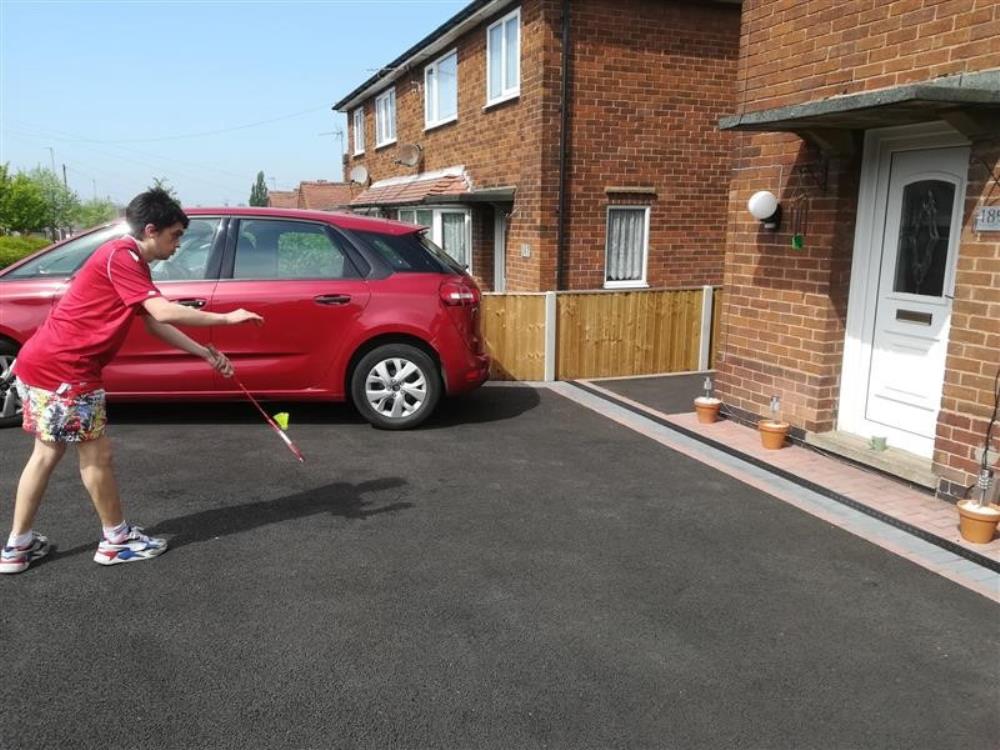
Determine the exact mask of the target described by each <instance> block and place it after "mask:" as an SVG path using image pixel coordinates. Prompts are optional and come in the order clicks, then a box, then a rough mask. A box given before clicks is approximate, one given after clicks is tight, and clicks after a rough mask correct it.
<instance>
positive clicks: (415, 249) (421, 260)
mask: <svg viewBox="0 0 1000 750" xmlns="http://www.w3.org/2000/svg"><path fill="white" fill-rule="evenodd" d="M353 234H354V235H355V236H356V237H358V239H360V240H361V241H362V242H363V243H364V244H365V245H366V246H368V247H369V248H371V249H372V250H373V251H374V252H376V253H378V255H379V256H380V257H381V258H382V259H383V260H385V262H386V263H388V264H389V265H390V266H391V267H392V269H393V270H394V271H400V272H403V273H463V272H464V271H465V269H464V268H462V266H461V264H459V263H458V262H457V261H456V260H455V259H454V258H452V257H451V256H450V255H448V254H447V253H446V252H445V251H444V250H442V249H441V248H439V247H438V246H437V245H435V244H434V243H433V242H431V241H430V240H429V239H428V238H427V237H426V236H425V235H424V233H423V232H410V233H409V234H380V233H378V232H361V231H357V230H355V231H354V232H353Z"/></svg>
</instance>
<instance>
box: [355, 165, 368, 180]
mask: <svg viewBox="0 0 1000 750" xmlns="http://www.w3.org/2000/svg"><path fill="white" fill-rule="evenodd" d="M351 182H356V183H358V184H359V185H367V184H368V170H367V169H365V168H364V167H362V166H361V165H358V166H356V167H354V169H352V170H351Z"/></svg>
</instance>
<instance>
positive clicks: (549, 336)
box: [545, 292, 556, 383]
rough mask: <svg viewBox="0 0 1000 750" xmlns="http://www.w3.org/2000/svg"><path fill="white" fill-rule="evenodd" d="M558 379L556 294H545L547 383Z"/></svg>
mask: <svg viewBox="0 0 1000 750" xmlns="http://www.w3.org/2000/svg"><path fill="white" fill-rule="evenodd" d="M555 379H556V293H555V292H546V293H545V382H546V383H551V382H552V381H553V380H555Z"/></svg>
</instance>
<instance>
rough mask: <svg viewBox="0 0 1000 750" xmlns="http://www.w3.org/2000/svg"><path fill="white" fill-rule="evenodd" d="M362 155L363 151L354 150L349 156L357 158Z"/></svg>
mask: <svg viewBox="0 0 1000 750" xmlns="http://www.w3.org/2000/svg"><path fill="white" fill-rule="evenodd" d="M364 155H365V152H364V151H355V152H354V153H353V154H351V156H352V157H353V158H355V159H357V158H358V157H359V156H364Z"/></svg>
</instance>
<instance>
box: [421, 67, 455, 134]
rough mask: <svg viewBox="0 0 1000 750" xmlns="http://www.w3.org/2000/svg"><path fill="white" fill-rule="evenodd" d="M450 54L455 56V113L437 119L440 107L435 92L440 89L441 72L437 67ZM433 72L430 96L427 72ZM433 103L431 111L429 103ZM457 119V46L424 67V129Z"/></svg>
mask: <svg viewBox="0 0 1000 750" xmlns="http://www.w3.org/2000/svg"><path fill="white" fill-rule="evenodd" d="M452 55H454V56H455V114H454V115H452V116H451V117H448V118H447V119H444V120H441V119H438V110H439V109H440V102H439V101H438V96H437V93H438V91H440V88H441V87H440V81H441V73H440V72H439V71H438V68H439V67H440V65H441V62H442V61H443V60H447V59H448V58H449V57H451V56H452ZM431 71H433V72H434V86H433V89H434V91H433V98H432V96H431V94H432V92H431V88H432V87H431V86H429V85H428V84H427V74H428V73H429V72H431ZM432 103H433V105H434V111H433V113H432V112H431V104H432ZM432 115H433V116H432ZM457 119H458V47H456V48H455V49H453V50H451V52H446V53H445V54H443V55H441V57H439V58H438V59H437V60H435V61H434V62H432V63H431V64H430V65H428V66H427V67H426V68H424V130H430V129H431V128H436V127H438V126H439V125H447V124H448V123H449V122H455V121H456V120H457Z"/></svg>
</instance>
